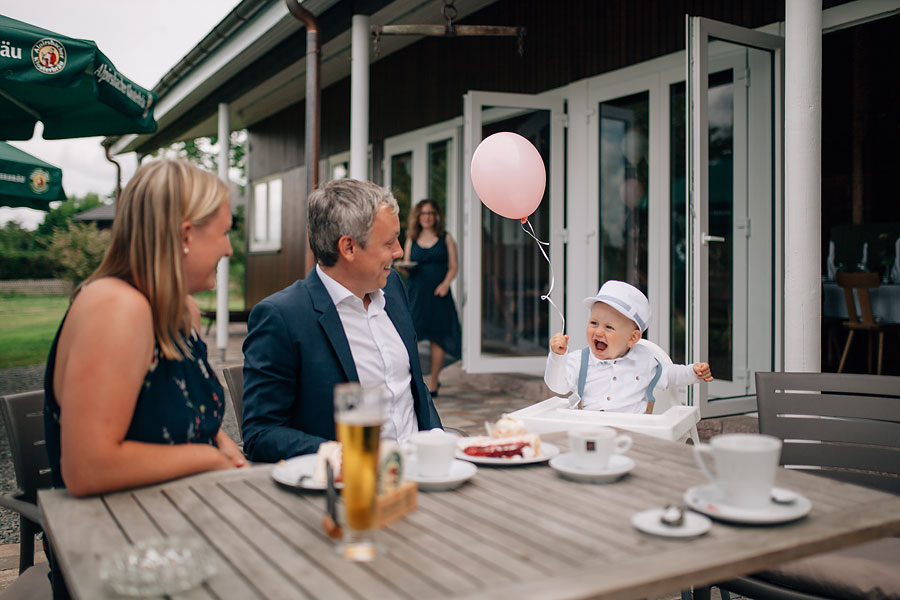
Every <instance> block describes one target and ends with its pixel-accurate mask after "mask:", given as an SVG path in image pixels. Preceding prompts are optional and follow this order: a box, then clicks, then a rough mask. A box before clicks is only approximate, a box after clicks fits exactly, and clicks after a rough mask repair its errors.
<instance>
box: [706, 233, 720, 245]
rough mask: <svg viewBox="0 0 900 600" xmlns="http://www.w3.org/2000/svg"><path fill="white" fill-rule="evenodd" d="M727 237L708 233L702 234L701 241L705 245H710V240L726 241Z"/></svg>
mask: <svg viewBox="0 0 900 600" xmlns="http://www.w3.org/2000/svg"><path fill="white" fill-rule="evenodd" d="M724 241H725V238H724V237H722V236H721V235H709V234H706V233H702V234H700V243H701V244H703V245H704V246H708V245H709V243H710V242H724Z"/></svg>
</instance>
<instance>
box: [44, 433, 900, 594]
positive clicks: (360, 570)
mask: <svg viewBox="0 0 900 600" xmlns="http://www.w3.org/2000/svg"><path fill="white" fill-rule="evenodd" d="M633 438H634V440H635V443H634V446H633V448H632V449H631V450H630V451H629V456H631V457H632V458H634V459H635V461H636V462H637V466H636V467H635V469H634V470H633V471H632V472H631V474H630V475H628V476H626V477H625V479H623V480H621V481H619V482H617V483H614V484H605V485H591V484H582V483H574V482H570V481H566V480H563V479H561V478H560V477H558V476H557V474H556V472H555V471H554V470H552V469H551V468H549V467H548V466H547V465H546V463H544V464H540V465H534V466H522V467H515V468H491V467H479V470H478V473H477V475H476V476H475V477H474V478H473V479H472V480H470V481H469V482H468V483H467V484H465V485H463V486H462V487H461V488H459V489H457V490H454V491H451V492H442V493H423V492H420V493H419V508H418V509H417V510H416V511H415V512H414V513H412V514H410V515H408V516H406V517H404V518H403V519H401V520H400V521H397V522H395V523H393V524H391V525H390V526H389V527H387V528H386V529H385V530H383V531H382V532H381V538H380V539H381V542H382V543H383V544H384V545H385V546H386V547H387V549H388V552H387V553H386V554H385V555H382V556H379V557H378V558H377V559H376V560H375V561H374V562H373V563H368V564H353V563H348V562H346V561H344V560H343V559H342V558H340V557H339V556H338V555H337V554H336V553H335V552H334V550H333V547H332V543H331V541H330V540H329V539H328V538H327V537H326V536H325V534H324V532H323V530H322V528H321V525H320V522H321V517H322V514H323V510H324V497H323V496H322V495H319V494H298V493H295V492H293V491H289V490H285V489H282V488H281V487H279V486H278V485H276V484H275V483H274V482H273V481H272V479H271V476H270V471H271V466H258V467H254V468H251V469H243V470H239V471H220V472H216V473H207V474H203V475H198V476H194V477H189V478H185V479H181V480H177V481H172V482H169V483H166V484H161V485H158V486H152V487H147V488H141V489H137V490H133V491H129V492H121V493H115V494H107V495H104V496H101V497H95V498H89V499H73V498H72V497H71V496H69V495H68V493H67V492H65V491H63V490H45V491H41V492H40V493H39V499H40V505H41V509H42V511H43V515H44V524H45V529H46V531H47V533H48V535H49V537H50V541H51V543H52V544H53V546H54V548H55V549H56V551H57V554H58V557H59V561H60V563H61V565H62V570H63V573H64V574H65V576H66V579H67V580H68V582H69V586H70V589H71V592H72V595H73V597H74V598H76V599H78V598H82V599H88V598H90V599H95V598H111V597H114V596H113V595H112V593H111V592H110V591H108V590H107V589H105V588H104V585H103V583H102V582H101V580H100V578H99V575H98V565H99V562H100V560H101V558H102V557H103V556H104V555H106V554H108V553H112V552H116V551H117V550H119V549H121V548H124V547H126V546H127V545H128V543H129V542H134V541H137V540H141V539H143V538H147V537H155V536H159V535H164V536H168V535H179V536H189V537H190V536H198V535H200V534H202V535H203V536H204V537H205V538H206V540H207V542H208V543H209V544H210V545H211V546H212V547H213V548H215V550H216V551H217V552H218V557H217V558H218V560H219V561H220V562H219V572H218V574H217V575H216V576H215V577H213V578H212V579H211V580H209V581H208V582H206V583H205V584H204V585H203V586H202V587H200V588H196V589H194V590H192V591H191V592H189V593H185V594H182V595H179V596H178V597H179V598H182V597H183V598H222V599H227V598H235V599H237V598H241V599H243V598H257V597H259V598H305V597H312V598H329V599H331V598H337V599H339V598H442V597H474V598H517V599H522V598H541V599H544V598H584V597H601V596H602V597H603V598H641V597H651V598H653V597H658V596H661V595H664V594H668V593H677V592H678V590H680V589H685V588H688V587H690V586H691V585H702V584H709V583H713V582H716V581H721V580H724V579H728V578H731V577H734V576H738V575H743V574H747V573H751V572H755V571H759V570H761V569H764V568H766V567H769V566H772V565H775V564H778V563H782V562H784V561H788V560H791V559H794V558H800V557H804V556H808V555H811V554H816V553H819V552H824V551H827V550H832V549H835V548H839V547H843V546H848V545H852V544H856V543H859V542H864V541H868V540H871V539H875V538H878V537H882V536H886V535H897V534H898V533H900V497H898V496H893V495H890V494H886V493H881V492H877V491H873V490H868V489H865V488H861V487H857V486H853V485H849V484H843V483H838V482H835V481H832V480H828V479H825V478H820V477H815V476H812V475H805V474H801V473H796V472H790V471H786V470H784V469H779V473H778V479H777V484H778V485H779V486H781V487H786V488H789V489H792V490H796V491H799V492H801V493H803V494H804V495H806V496H807V497H808V498H810V499H811V500H812V502H813V509H812V512H811V513H810V515H809V516H807V517H806V518H805V519H802V520H800V521H797V522H794V523H790V524H785V525H779V526H771V527H750V526H734V525H727V524H722V523H714V525H713V528H712V530H711V531H710V533H708V534H707V535H705V536H703V537H700V538H696V539H692V540H670V539H662V538H656V537H652V536H649V535H645V534H642V533H640V532H638V531H637V530H635V529H633V528H632V526H631V524H630V518H631V515H633V514H634V513H636V512H638V511H641V510H645V509H648V508H653V507H659V506H663V505H665V504H666V503H669V502H673V501H675V502H677V501H679V500H680V498H681V496H682V493H683V492H684V490H685V489H687V488H688V487H690V486H693V485H697V484H701V483H704V482H705V479H704V477H703V475H702V474H701V473H700V471H699V469H698V468H697V467H696V466H695V464H694V460H693V458H692V456H691V449H690V447H689V446H685V445H679V444H676V443H674V442H669V441H665V440H660V439H656V438H650V437H646V436H641V435H638V434H633ZM549 439H550V440H551V441H555V442H559V444H558V445H560V446H563V445H565V442H564V440H560V439H559V438H558V437H557V438H556V439H554V437H553V436H549Z"/></svg>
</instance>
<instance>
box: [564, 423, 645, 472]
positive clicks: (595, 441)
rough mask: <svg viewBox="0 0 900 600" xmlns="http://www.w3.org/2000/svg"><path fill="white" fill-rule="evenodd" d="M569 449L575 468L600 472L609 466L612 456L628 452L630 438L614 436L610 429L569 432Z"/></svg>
mask: <svg viewBox="0 0 900 600" xmlns="http://www.w3.org/2000/svg"><path fill="white" fill-rule="evenodd" d="M569 447H570V448H571V450H572V456H573V458H574V460H575V464H576V465H577V466H579V467H581V468H582V469H587V470H590V471H602V470H603V469H605V468H606V467H607V466H608V465H609V460H610V459H611V458H612V456H613V454H622V453H624V452H628V449H629V448H631V436H629V435H627V434H624V433H623V434H616V430H615V429H613V428H612V427H598V428H597V429H594V430H592V431H570V432H569Z"/></svg>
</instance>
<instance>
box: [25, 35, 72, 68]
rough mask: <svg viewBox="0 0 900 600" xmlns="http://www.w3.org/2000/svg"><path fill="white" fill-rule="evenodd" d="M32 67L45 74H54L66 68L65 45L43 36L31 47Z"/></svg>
mask: <svg viewBox="0 0 900 600" xmlns="http://www.w3.org/2000/svg"><path fill="white" fill-rule="evenodd" d="M31 62H33V63H34V68H35V69H37V70H38V71H40V72H41V73H45V74H47V75H55V74H57V73H59V72H60V71H62V70H63V69H65V68H66V47H65V46H63V45H62V43H61V42H59V41H57V40H54V39H53V38H44V39H41V40H38V42H37V43H36V44H35V45H34V46H32V47H31Z"/></svg>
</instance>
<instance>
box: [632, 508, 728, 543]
mask: <svg viewBox="0 0 900 600" xmlns="http://www.w3.org/2000/svg"><path fill="white" fill-rule="evenodd" d="M665 510H666V509H664V508H651V509H650V510H645V511H643V512H639V513H636V514H635V515H633V516H632V517H631V524H632V525H633V526H634V528H635V529H637V530H638V531H643V532H644V533H649V534H651V535H658V536H661V537H673V538H687V537H697V536H698V535H703V534H704V533H706V532H707V531H709V529H710V527H712V521H710V520H709V519H708V518H706V517H704V516H703V515H701V514H698V513H695V512H691V511H689V510H688V511H685V512H684V523H682V524H681V525H678V526H672V525H666V524H665V523H663V522H662V515H663V512H665Z"/></svg>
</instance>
